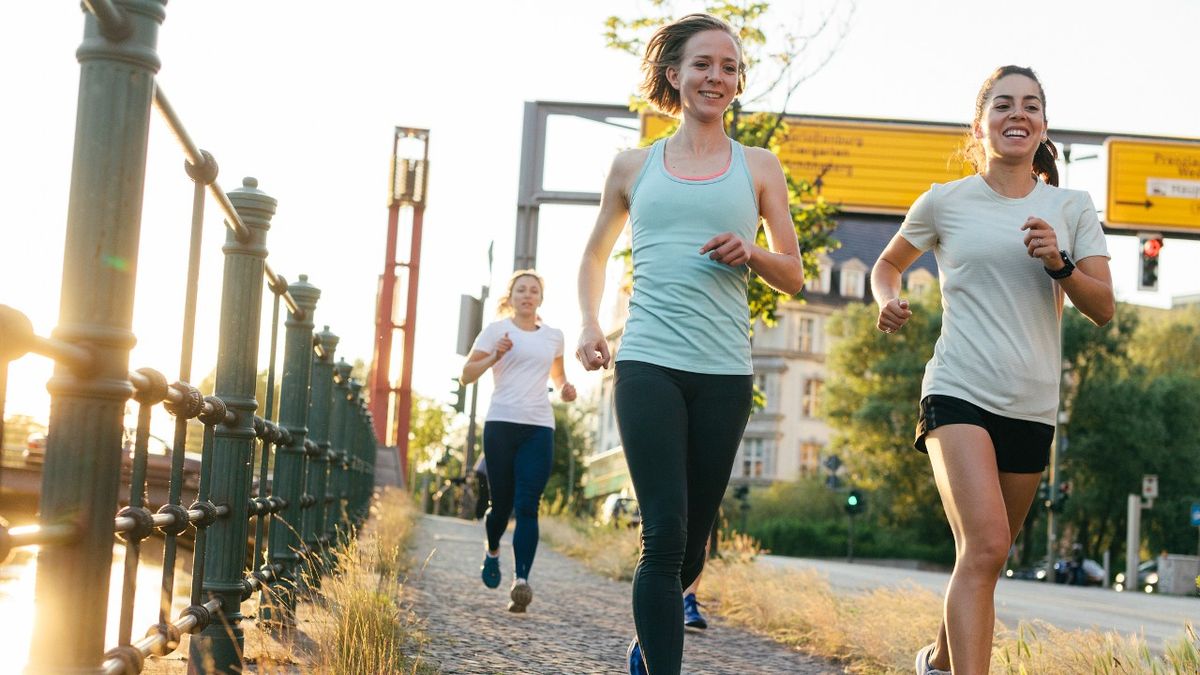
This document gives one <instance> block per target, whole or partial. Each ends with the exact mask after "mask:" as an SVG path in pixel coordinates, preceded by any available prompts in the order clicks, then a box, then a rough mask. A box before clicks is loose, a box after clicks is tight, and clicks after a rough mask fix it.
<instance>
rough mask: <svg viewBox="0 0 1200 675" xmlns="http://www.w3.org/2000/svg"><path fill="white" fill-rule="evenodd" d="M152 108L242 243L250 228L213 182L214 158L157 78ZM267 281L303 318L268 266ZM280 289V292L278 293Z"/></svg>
mask: <svg viewBox="0 0 1200 675" xmlns="http://www.w3.org/2000/svg"><path fill="white" fill-rule="evenodd" d="M154 107H156V108H158V112H159V113H161V114H162V116H163V119H164V120H165V121H166V123H167V128H169V129H170V130H171V134H172V135H174V136H175V140H177V141H179V145H180V146H181V147H182V148H183V154H185V155H187V160H188V163H189V164H191V166H192V167H194V171H197V172H200V173H204V172H211V173H209V175H211V180H208V181H204V182H205V184H206V185H207V187H208V191H209V193H210V194H212V196H213V198H214V199H216V200H217V204H218V205H219V206H220V207H221V212H222V213H224V214H225V225H226V226H228V227H229V229H231V230H233V233H234V235H236V236H237V238H238V240H239V241H245V240H246V239H247V238H248V237H249V236H250V228H248V227H246V224H245V223H244V222H242V217H241V216H240V215H238V212H237V209H235V208H233V203H232V202H230V201H229V195H227V194H225V191H224V190H222V189H221V185H220V183H218V182H217V178H216V174H217V171H216V166H217V164H216V160H215V158H214V157H213V156H212V155H211V154H209V153H207V152H205V151H203V150H201V149H200V146H198V145H196V143H195V141H193V140H192V137H191V136H190V135H189V134H188V132H187V128H185V127H184V126H183V120H182V119H180V118H179V115H178V114H177V113H176V112H175V108H174V107H172V106H171V102H170V101H169V100H167V95H166V93H165V92H163V88H162V84H161V83H159V81H158V78H157V77H156V78H155V79H154ZM264 273H265V274H266V277H267V283H268V285H269V286H270V288H271V290H272V292H274V293H276V294H279V295H280V296H281V297H282V298H283V301H284V302H285V303H287V306H288V310H290V311H291V312H292V313H293V314H296V315H297V317H298V318H304V310H303V309H301V308H300V306H299V305H297V304H296V300H295V298H293V297H292V295H291V293H288V291H287V284H286V283H285V282H284V281H283V277H280V276H279V275H278V274H276V273H275V271H274V270H273V269H271V265H270V263H267V264H266V269H265V271H264ZM280 289H282V290H280Z"/></svg>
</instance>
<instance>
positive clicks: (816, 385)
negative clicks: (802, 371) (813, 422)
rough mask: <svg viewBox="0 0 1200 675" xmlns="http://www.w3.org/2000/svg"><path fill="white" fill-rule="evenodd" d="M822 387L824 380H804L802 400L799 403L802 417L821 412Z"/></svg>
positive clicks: (814, 415) (823, 386)
mask: <svg viewBox="0 0 1200 675" xmlns="http://www.w3.org/2000/svg"><path fill="white" fill-rule="evenodd" d="M824 388H825V382H824V380H818V379H811V380H805V381H804V400H803V402H802V403H801V413H803V415H804V417H816V416H817V415H820V414H821V390H822V389H824Z"/></svg>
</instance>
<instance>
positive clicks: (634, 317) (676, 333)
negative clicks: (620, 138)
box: [617, 139, 759, 375]
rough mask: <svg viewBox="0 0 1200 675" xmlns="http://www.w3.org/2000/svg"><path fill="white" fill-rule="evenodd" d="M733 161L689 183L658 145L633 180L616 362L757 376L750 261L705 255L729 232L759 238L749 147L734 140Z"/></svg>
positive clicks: (660, 144) (732, 145)
mask: <svg viewBox="0 0 1200 675" xmlns="http://www.w3.org/2000/svg"><path fill="white" fill-rule="evenodd" d="M729 142H730V145H731V152H732V157H731V158H730V161H729V167H728V168H726V170H725V171H724V172H723V173H721V174H719V175H716V176H712V177H709V178H704V179H700V180H692V179H687V178H680V177H678V176H674V175H672V174H670V173H669V172H668V171H667V167H666V163H665V162H664V159H663V148H664V147H665V144H666V140H665V139H663V140H660V141H658V142H656V143H655V144H654V145H653V146H651V149H650V156H649V158H647V159H646V163H645V164H644V165H643V166H642V170H641V173H640V174H639V175H638V177H637V180H636V181H635V182H634V184H633V190H632V194H631V196H630V205H629V221H630V225H631V227H632V228H633V295H632V297H631V298H630V300H629V319H628V321H627V322H626V323H625V331H624V334H623V335H622V337H621V345H620V347H619V349H618V351H617V361H643V362H646V363H653V364H655V365H659V366H664V367H667V368H674V369H676V370H684V371H688V372H693V373H705V374H714V375H751V374H753V373H754V368H753V366H752V364H751V361H750V310H749V307H748V306H747V302H746V286H747V283H748V280H749V273H750V268H749V267H748V266H746V265H741V266H739V267H730V266H728V265H724V264H722V263H718V262H713V261H712V260H709V259H708V254H704V255H701V254H700V252H699V251H700V247H701V246H703V245H704V243H705V242H707V241H708V240H709V239H712V238H713V237H714V236H716V235H718V234H721V233H723V232H733V233H735V234H737V235H738V236H740V237H743V238H744V239H746V240H748V241H750V242H753V241H754V235H755V233H756V232H757V231H758V222H759V215H758V199H757V196H756V194H755V192H754V181H753V179H752V178H751V177H750V170H749V168H748V167H747V166H746V155H745V151H744V149H743V148H742V145H741V144H740V143H738V142H736V141H734V140H732V139H731V140H730V141H729Z"/></svg>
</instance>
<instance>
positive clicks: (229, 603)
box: [188, 178, 276, 673]
mask: <svg viewBox="0 0 1200 675" xmlns="http://www.w3.org/2000/svg"><path fill="white" fill-rule="evenodd" d="M229 201H230V202H232V203H233V207H234V208H235V209H237V212H238V215H239V216H241V218H242V222H244V223H245V224H246V226H247V228H249V233H250V234H249V237H247V238H246V241H239V240H238V238H237V235H236V234H235V233H234V232H233V231H232V230H230V231H228V232H227V233H226V236H225V245H224V246H223V247H222V249H221V250H222V251H224V252H225V274H224V277H223V280H222V286H221V324H220V325H221V334H220V339H219V341H218V350H217V382H216V395H217V397H218V398H220V399H221V400H223V401H224V402H225V405H226V406H227V407H228V408H229V411H230V412H231V413H234V414H235V415H236V417H237V421H236V422H234V424H233V425H225V424H220V425H217V428H216V430H215V433H214V438H213V445H212V454H213V456H212V470H211V473H210V477H211V485H210V491H209V499H210V500H211V501H212V502H213V503H214V504H216V505H217V507H218V508H219V507H221V506H226V507H228V508H229V513H228V514H227V515H226V516H225V517H224V518H220V519H218V520H217V522H215V523H213V524H212V525H210V526H209V528H208V545H207V546H206V547H205V548H206V550H205V552H204V563H203V564H204V591H205V593H206V594H207V595H208V596H210V597H219V598H220V599H221V609H220V611H219V612H218V613H217V616H215V617H213V622H212V623H211V624H209V626H208V627H207V628H205V629H204V630H203V631H202V632H201V633H200V634H199V635H195V636H193V637H192V641H191V647H190V649H189V650H188V651H189V658H188V672H189V673H209V672H217V673H237V672H241V668H242V665H241V664H242V660H241V655H242V653H243V650H242V648H243V646H244V638H243V634H242V628H241V620H242V592H243V589H244V586H243V584H242V572H243V569H244V568H245V564H246V532H247V529H248V516H247V504H248V503H249V500H250V470H251V467H250V464H251V459H252V458H253V456H254V441H255V434H254V411H255V409H256V408H257V407H258V403H257V401H255V399H254V386H255V383H256V381H257V377H258V373H257V367H258V337H259V336H258V329H259V324H260V317H261V314H262V289H263V272H264V266H265V264H266V263H265V260H266V257H267V230H268V229H270V227H271V217H272V216H274V215H275V205H276V201H275V199H273V198H272V197H270V196H268V195H266V194H265V193H263V192H261V191H259V190H258V181H257V180H255V179H253V178H246V179H245V180H244V181H242V187H241V188H239V189H237V190H232V191H231V192H229Z"/></svg>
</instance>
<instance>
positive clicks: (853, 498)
mask: <svg viewBox="0 0 1200 675" xmlns="http://www.w3.org/2000/svg"><path fill="white" fill-rule="evenodd" d="M846 503H847V504H849V505H850V506H858V495H850V496H849V497H848V498H847V499H846Z"/></svg>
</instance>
